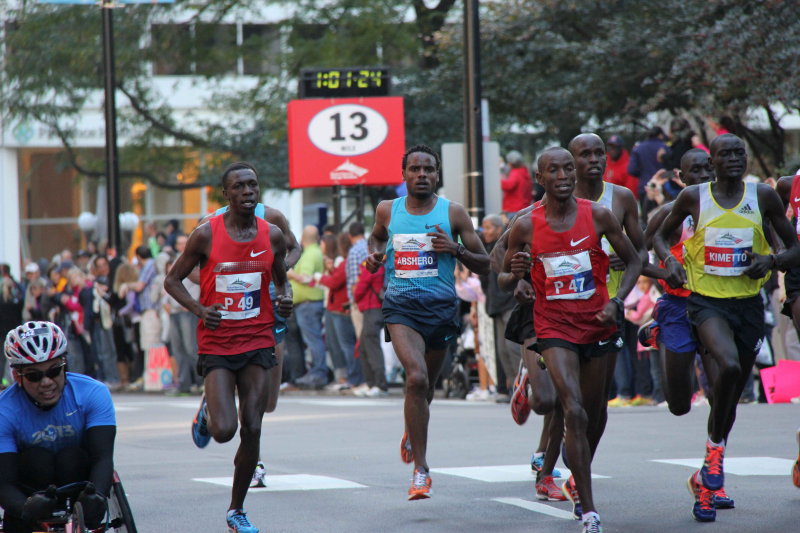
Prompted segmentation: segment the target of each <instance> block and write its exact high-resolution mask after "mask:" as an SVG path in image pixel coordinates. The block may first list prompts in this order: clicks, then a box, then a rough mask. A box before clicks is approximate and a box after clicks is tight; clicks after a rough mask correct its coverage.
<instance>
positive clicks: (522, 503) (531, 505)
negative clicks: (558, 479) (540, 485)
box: [492, 498, 575, 520]
mask: <svg viewBox="0 0 800 533" xmlns="http://www.w3.org/2000/svg"><path fill="white" fill-rule="evenodd" d="M492 500H493V501H496V502H500V503H507V504H508V505H515V506H517V507H522V508H523V509H527V510H528V511H533V512H534V513H541V514H546V515H548V516H554V517H556V518H563V519H564V520H574V519H575V517H573V516H572V513H571V512H569V511H562V510H561V509H556V508H555V507H550V506H549V505H545V504H543V503H538V502H532V501H528V500H523V499H522V498H492Z"/></svg>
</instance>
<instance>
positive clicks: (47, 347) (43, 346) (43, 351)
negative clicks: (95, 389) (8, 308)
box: [4, 321, 67, 367]
mask: <svg viewBox="0 0 800 533" xmlns="http://www.w3.org/2000/svg"><path fill="white" fill-rule="evenodd" d="M4 351H5V354H6V358H7V359H8V361H9V363H10V364H11V366H12V367H13V366H19V365H32V364H34V363H42V362H44V361H50V360H51V359H55V358H56V357H59V356H62V355H64V354H65V353H66V352H67V337H66V335H64V332H63V331H61V328H59V327H58V326H57V325H55V324H53V323H52V322H44V321H37V322H25V323H24V324H21V325H19V326H17V327H16V328H14V329H12V330H11V331H9V332H8V335H6V342H5V345H4Z"/></svg>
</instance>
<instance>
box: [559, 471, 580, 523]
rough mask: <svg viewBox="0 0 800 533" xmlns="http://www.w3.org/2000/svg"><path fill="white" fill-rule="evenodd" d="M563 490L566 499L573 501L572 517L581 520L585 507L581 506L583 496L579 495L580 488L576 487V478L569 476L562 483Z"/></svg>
mask: <svg viewBox="0 0 800 533" xmlns="http://www.w3.org/2000/svg"><path fill="white" fill-rule="evenodd" d="M561 492H562V493H563V494H564V498H565V501H566V500H569V501H570V502H572V517H573V518H574V519H575V520H580V519H581V517H582V516H583V508H581V497H580V496H579V495H578V489H576V488H575V478H574V477H572V476H569V479H568V480H566V481H565V482H564V484H563V485H561Z"/></svg>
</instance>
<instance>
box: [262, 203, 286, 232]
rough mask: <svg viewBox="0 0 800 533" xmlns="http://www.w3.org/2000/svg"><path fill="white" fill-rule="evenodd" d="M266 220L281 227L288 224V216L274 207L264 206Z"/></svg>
mask: <svg viewBox="0 0 800 533" xmlns="http://www.w3.org/2000/svg"><path fill="white" fill-rule="evenodd" d="M264 220H266V221H267V222H269V223H270V224H275V225H276V226H278V227H279V228H281V229H283V227H284V226H285V225H286V216H284V214H283V213H281V212H280V211H279V210H277V209H275V208H274V207H269V206H264Z"/></svg>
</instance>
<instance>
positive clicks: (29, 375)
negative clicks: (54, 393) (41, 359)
mask: <svg viewBox="0 0 800 533" xmlns="http://www.w3.org/2000/svg"><path fill="white" fill-rule="evenodd" d="M65 366H67V363H61V364H60V365H56V366H51V367H50V368H48V369H47V370H31V371H29V372H20V373H19V375H20V376H22V377H23V378H25V379H27V380H28V381H30V382H31V383H39V382H40V381H42V380H43V379H44V377H45V376H47V377H48V378H50V379H55V378H57V377H58V376H60V375H61V372H62V371H63V370H64V367H65Z"/></svg>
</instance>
